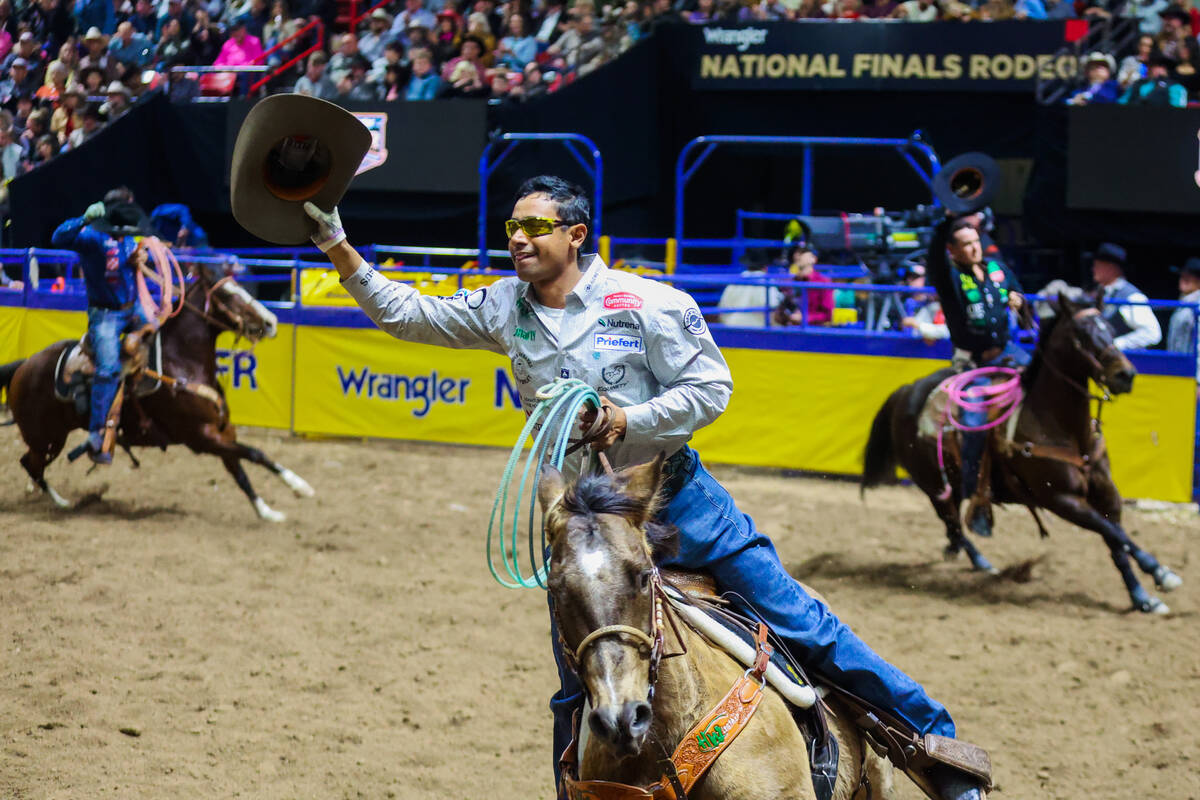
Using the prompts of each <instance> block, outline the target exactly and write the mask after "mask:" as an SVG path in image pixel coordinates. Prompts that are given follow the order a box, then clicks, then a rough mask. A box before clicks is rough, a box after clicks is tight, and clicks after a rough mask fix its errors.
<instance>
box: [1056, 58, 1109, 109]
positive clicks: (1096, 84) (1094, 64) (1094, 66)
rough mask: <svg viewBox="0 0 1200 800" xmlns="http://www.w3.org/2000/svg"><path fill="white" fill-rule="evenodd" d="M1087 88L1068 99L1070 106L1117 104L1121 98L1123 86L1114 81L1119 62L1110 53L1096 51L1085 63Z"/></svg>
mask: <svg viewBox="0 0 1200 800" xmlns="http://www.w3.org/2000/svg"><path fill="white" fill-rule="evenodd" d="M1083 68H1084V72H1085V75H1086V76H1087V86H1085V87H1084V88H1082V89H1080V90H1079V91H1077V92H1075V93H1074V94H1072V95H1071V96H1070V97H1069V98H1067V105H1069V106H1086V105H1100V104H1103V103H1115V102H1117V100H1118V98H1120V96H1121V85H1120V84H1119V83H1117V82H1116V81H1114V80H1113V74H1114V73H1116V71H1117V61H1116V59H1114V58H1113V57H1112V56H1110V55H1109V54H1108V53H1101V52H1100V51H1098V50H1097V51H1095V52H1092V53H1089V54H1088V57H1087V58H1085V59H1084V61H1083Z"/></svg>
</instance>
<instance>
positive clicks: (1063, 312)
mask: <svg viewBox="0 0 1200 800" xmlns="http://www.w3.org/2000/svg"><path fill="white" fill-rule="evenodd" d="M1054 307H1055V310H1056V311H1057V312H1059V315H1060V316H1063V317H1066V318H1067V319H1070V318H1071V317H1073V316H1075V304H1074V303H1072V302H1071V298H1070V297H1067V293H1066V292H1059V293H1058V300H1057V302H1055V304H1054Z"/></svg>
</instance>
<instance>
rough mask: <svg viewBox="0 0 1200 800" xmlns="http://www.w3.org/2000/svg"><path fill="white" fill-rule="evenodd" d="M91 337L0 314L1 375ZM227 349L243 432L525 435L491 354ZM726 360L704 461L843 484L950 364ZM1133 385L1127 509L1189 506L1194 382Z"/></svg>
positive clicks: (500, 365) (78, 327)
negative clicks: (920, 381) (1142, 504)
mask: <svg viewBox="0 0 1200 800" xmlns="http://www.w3.org/2000/svg"><path fill="white" fill-rule="evenodd" d="M85 329H86V321H85V317H84V315H83V314H82V313H80V312H61V311H43V310H25V309H19V308H4V307H0V363H3V362H7V361H11V360H13V359H16V358H20V357H23V356H27V355H30V354H31V353H33V352H35V351H36V350H39V349H41V348H42V347H45V346H46V345H48V344H51V343H53V342H55V341H58V340H60V339H73V338H78V337H79V336H80V335H82V333H83V332H84V330H85ZM232 346H233V342H232V337H230V336H222V337H221V338H220V339H219V340H218V343H217V347H218V351H217V370H218V378H219V380H220V382H221V384H222V386H223V387H224V389H225V393H226V396H227V397H228V399H229V404H230V407H231V409H232V413H233V420H234V422H236V423H239V424H244V425H261V426H269V427H278V428H287V427H289V423H291V424H292V426H293V427H294V430H296V431H297V432H302V433H321V434H333V435H344V436H379V437H388V438H397V439H413V440H420V441H434V442H455V443H462V444H483V445H493V446H500V447H508V446H511V444H512V443H513V441H514V440H515V438H516V436H517V434H518V433H519V431H520V428H521V424H522V420H523V415H522V413H521V412H520V411H519V410H518V406H517V403H518V399H517V398H518V395H517V392H516V389H515V384H514V381H513V379H512V377H511V375H510V374H509V371H508V366H509V365H508V360H507V359H506V358H503V357H501V356H498V355H495V354H492V353H486V352H479V351H463V350H447V349H442V348H436V347H430V346H426V345H415V344H409V343H406V342H400V341H398V340H396V339H393V338H391V337H390V336H388V335H387V334H385V333H383V332H382V331H379V330H376V329H374V328H325V327H306V326H298V327H295V328H293V327H292V326H289V325H281V326H280V331H279V336H278V337H277V338H275V339H271V340H267V341H264V342H260V343H259V344H258V345H257V346H256V347H255V348H254V349H250V348H248V347H247V346H246V343H245V342H240V343H238V345H237V347H236V348H235V349H231V347H232ZM293 346H294V347H295V353H294V354H293ZM724 352H725V356H726V358H727V359H728V361H729V365H730V367H731V369H732V370H733V377H734V384H735V389H736V390H735V391H734V393H733V399H732V401H731V403H730V406H729V409H728V411H726V413H725V414H724V415H723V416H722V417H721V418H720V419H719V420H718V421H717V422H716V423H715V424H713V425H711V426H709V427H708V428H705V429H703V430H701V431H700V432H699V433H698V434H697V435H696V439H695V442H694V444H695V446H696V448H697V449H699V450H700V451H701V453H702V454H703V456H704V458H705V459H706V460H707V461H711V462H723V463H730V464H747V465H754V466H768V467H782V468H788V469H798V470H807V471H813V472H828V473H835V474H847V475H855V474H858V473H859V471H860V470H861V467H862V452H863V448H864V446H865V444H866V440H867V433H868V431H869V429H870V425H871V420H872V419H874V416H875V413H876V412H877V411H878V410H879V407H880V406H881V405H882V404H883V401H884V400H885V399H886V398H887V396H888V395H889V394H890V393H891V392H892V391H893V390H894V389H896V388H897V387H898V386H900V385H901V384H903V383H907V382H909V381H912V380H915V379H917V378H919V377H922V376H924V375H927V374H929V373H930V372H933V371H934V370H936V369H938V368H940V367H941V366H943V362H941V361H935V360H924V359H911V358H896V357H881V356H862V355H843V354H838V355H834V354H822V353H802V352H790V351H782V350H747V349H732V348H730V349H726V350H725V351H724ZM293 365H296V369H295V374H294V375H293ZM1134 386H1135V388H1134V391H1133V393H1132V394H1128V395H1122V396H1121V397H1119V398H1117V400H1116V401H1115V402H1114V403H1112V404H1111V405H1109V406H1107V407H1106V410H1105V412H1104V430H1105V435H1106V436H1107V438H1108V445H1109V452H1110V454H1111V459H1112V465H1113V476H1114V478H1115V479H1116V482H1117V487H1118V488H1119V489H1120V491H1121V493H1122V494H1123V495H1125V496H1127V497H1150V498H1156V499H1160V500H1168V501H1174V502H1187V501H1189V500H1190V499H1191V482H1192V460H1193V431H1194V427H1195V383H1194V381H1192V380H1191V379H1190V378H1186V377H1169V376H1162V375H1139V376H1138V378H1137V380H1136V381H1135V384H1134ZM293 402H294V405H295V408H294V412H293V409H292V405H293ZM293 413H294V418H293Z"/></svg>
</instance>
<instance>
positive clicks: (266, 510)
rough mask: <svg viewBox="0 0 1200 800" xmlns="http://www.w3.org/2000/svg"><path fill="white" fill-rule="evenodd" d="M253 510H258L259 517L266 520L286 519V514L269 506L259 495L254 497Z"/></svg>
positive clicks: (279, 520) (278, 520)
mask: <svg viewBox="0 0 1200 800" xmlns="http://www.w3.org/2000/svg"><path fill="white" fill-rule="evenodd" d="M254 510H255V511H257V512H258V516H259V517H260V518H262V519H265V520H266V521H267V522H283V521H284V520H285V519H287V515H286V514H284V513H283V512H282V511H276V510H275V509H273V508H271V507H270V506H269V505H267V504H266V501H264V500H263V499H262V498H261V497H258V498H255V500H254Z"/></svg>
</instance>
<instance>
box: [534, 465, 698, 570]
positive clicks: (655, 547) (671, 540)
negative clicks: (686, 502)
mask: <svg viewBox="0 0 1200 800" xmlns="http://www.w3.org/2000/svg"><path fill="white" fill-rule="evenodd" d="M657 506H658V498H657V497H656V498H654V499H652V500H651V502H650V504H649V507H647V505H646V504H644V503H642V502H639V501H638V500H636V499H634V498H633V497H630V496H629V495H628V494H626V493H624V492H623V491H621V489H620V488H618V487H617V486H616V485H615V483H614V482H613V480H612V478H611V477H609V476H607V475H585V476H583V477H581V478H580V479H579V480H578V481H576V482H575V483H574V484H573V485H572V486H570V487H568V489H567V491H566V492H565V493H564V494H563V497H562V501H561V502H560V503H559V504H558V505H557V506H555V508H554V509H552V510H551V516H550V517H548V518H547V525H548V526H556V525H565V523H566V520H565V519H561V518H560V517H559V516H558V513H559V512H560V511H561V513H562V514H566V515H582V514H587V515H595V514H612V515H614V516H618V517H621V518H622V519H624V520H625V521H626V522H628V523H629V524H630V525H631V526H633V527H634V528H639V529H641V531H642V534H643V537H644V539H645V544H646V548H647V550H648V551H649V552H650V554H651V556H652V557H653V558H654V560H656V561H657V560H658V559H659V558H662V557H667V556H672V555H675V554H676V553H677V552H678V551H679V531H678V530H677V529H676V528H675V527H674V526H673V525H668V524H665V523H661V522H657V521H655V520H653V519H652V517H653V515H654V512H655V511H656V510H657Z"/></svg>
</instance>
